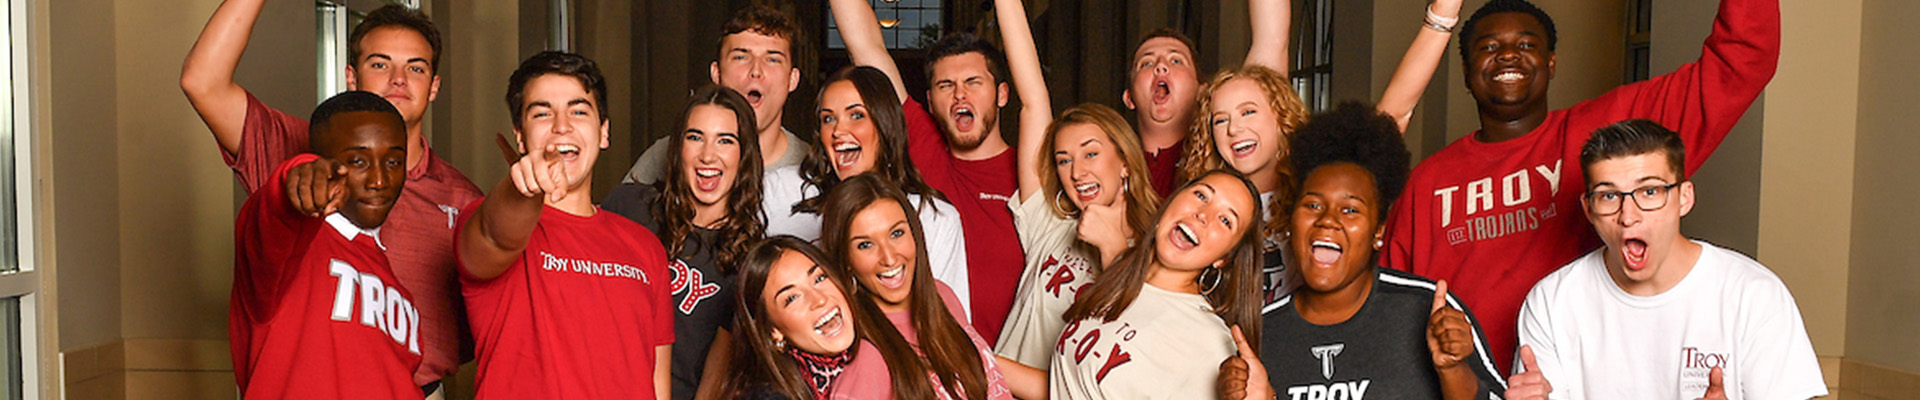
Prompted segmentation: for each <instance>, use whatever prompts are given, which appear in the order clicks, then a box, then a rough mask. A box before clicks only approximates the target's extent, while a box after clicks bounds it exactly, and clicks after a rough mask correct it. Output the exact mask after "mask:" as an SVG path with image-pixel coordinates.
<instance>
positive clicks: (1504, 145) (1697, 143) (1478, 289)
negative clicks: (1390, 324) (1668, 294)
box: [1381, 0, 1780, 370]
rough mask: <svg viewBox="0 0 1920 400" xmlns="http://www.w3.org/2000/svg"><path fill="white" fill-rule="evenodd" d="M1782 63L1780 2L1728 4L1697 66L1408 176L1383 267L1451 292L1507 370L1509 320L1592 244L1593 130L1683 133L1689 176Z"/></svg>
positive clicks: (1449, 150) (1511, 335)
mask: <svg viewBox="0 0 1920 400" xmlns="http://www.w3.org/2000/svg"><path fill="white" fill-rule="evenodd" d="M1779 59H1780V5H1779V2H1778V0H1725V1H1722V2H1721V3H1720V11H1719V15H1718V16H1717V17H1716V18H1715V19H1714V24H1713V33H1712V34H1711V35H1710V36H1708V37H1707V40H1706V45H1705V48H1704V49H1703V50H1702V52H1701V54H1700V59H1699V60H1697V61H1695V62H1693V63H1689V64H1686V65H1683V66H1681V67H1680V69H1678V70H1676V71H1674V72H1672V73H1669V74H1666V75H1661V76H1658V77H1655V78H1653V79H1650V80H1647V81H1644V82H1638V83H1634V84H1630V85H1626V86H1622V87H1620V88H1617V89H1614V90H1613V91H1610V92H1607V93H1606V94H1603V95H1601V96H1600V97H1597V98H1594V99H1592V100H1587V101H1584V102H1581V103H1579V104H1576V105H1574V106H1573V107H1572V108H1568V109H1564V110H1555V111H1552V112H1549V113H1547V118H1546V120H1545V121H1544V122H1542V123H1541V124H1540V126H1539V127H1537V128H1534V130H1533V131H1532V132H1529V133H1527V134H1526V135H1525V136H1521V137H1519V138H1515V139H1512V140H1508V141H1504V142H1498V143H1486V142H1482V141H1479V140H1477V139H1475V137H1474V136H1473V135H1469V136H1467V137H1465V138H1461V139H1460V140H1458V141H1455V142H1453V143H1452V144H1449V145H1447V147H1446V148H1444V149H1441V150H1440V152H1439V153H1436V154H1434V155H1433V157H1430V158H1427V159H1426V160H1425V161H1423V162H1421V163H1420V165H1419V166H1418V167H1415V168H1414V170H1413V175H1412V176H1411V177H1410V178H1409V179H1408V182H1407V187H1406V190H1405V191H1404V192H1403V193H1404V194H1403V195H1402V196H1401V197H1400V199H1399V200H1398V201H1396V202H1395V204H1394V205H1393V215H1392V216H1391V218H1389V219H1388V221H1387V245H1386V247H1385V249H1384V250H1383V251H1382V254H1381V262H1382V263H1383V264H1385V265H1387V266H1389V267H1392V268H1396V269H1400V270H1405V271H1409V272H1413V273H1416V274H1420V275H1422V276H1426V277H1428V278H1431V279H1444V280H1447V281H1449V282H1451V283H1452V284H1451V287H1452V288H1453V291H1454V293H1455V294H1456V295H1457V296H1458V297H1459V298H1460V300H1461V301H1462V302H1464V303H1466V305H1467V306H1468V307H1469V308H1472V309H1473V311H1474V312H1475V313H1476V314H1478V315H1480V316H1481V318H1482V319H1481V326H1482V328H1484V329H1485V330H1486V332H1485V333H1486V336H1487V342H1488V343H1489V344H1490V345H1491V346H1492V348H1491V349H1489V351H1490V352H1492V353H1493V354H1491V356H1492V357H1491V358H1493V359H1494V360H1495V361H1496V362H1497V363H1499V364H1500V368H1501V369H1502V370H1510V367H1511V365H1512V358H1513V357H1514V354H1515V353H1514V349H1515V346H1516V345H1515V342H1516V339H1515V338H1516V336H1515V322H1514V321H1515V319H1516V318H1518V315H1519V311H1520V304H1521V302H1522V301H1523V300H1524V299H1525V297H1526V295H1527V291H1528V290H1529V289H1531V288H1532V287H1533V284H1534V283H1535V282H1538V281H1539V280H1540V278H1542V277H1545V276H1546V275H1547V274H1548V273H1551V272H1553V271H1554V270H1555V269H1558V268H1559V267H1560V266H1562V265H1565V264H1566V263H1568V262H1570V261H1573V260H1574V259H1575V258H1577V257H1579V256H1580V255H1581V254H1585V253H1586V252H1588V251H1592V250H1593V249H1594V248H1596V247H1598V246H1599V245H1600V241H1599V238H1598V237H1597V236H1596V235H1595V233H1594V231H1593V228H1592V227H1590V226H1589V225H1588V224H1587V221H1586V218H1585V216H1584V215H1582V213H1583V211H1581V208H1580V203H1579V199H1580V197H1581V193H1583V192H1584V191H1585V177H1584V176H1583V174H1582V170H1581V168H1580V158H1579V156H1580V147H1581V146H1582V145H1584V144H1585V143H1586V141H1587V138H1588V137H1590V136H1591V134H1592V132H1593V131H1594V130H1595V129H1598V128H1602V127H1605V126H1607V125H1610V124H1613V123H1615V122H1619V121H1622V120H1627V119H1634V118H1644V119H1649V120H1653V121H1655V122H1658V123H1660V124H1661V125H1663V126H1666V127H1667V128H1669V129H1673V130H1674V131H1676V132H1679V133H1680V136H1681V140H1682V141H1683V142H1684V143H1685V144H1686V148H1687V154H1686V160H1687V165H1686V169H1687V171H1688V173H1689V174H1691V173H1692V172H1693V171H1694V170H1696V169H1698V168H1699V167H1700V165H1701V163H1703V162H1705V161H1706V159H1707V156H1708V155H1711V154H1713V150H1714V149H1715V148H1716V147H1719V145H1720V142H1721V140H1723V139H1725V138H1726V136H1727V132H1728V131H1729V130H1731V129H1733V125H1734V124H1735V123H1736V122H1738V121H1739V120H1740V116H1741V115H1742V114H1745V113H1746V112H1747V108H1748V106H1750V105H1752V104H1753V101H1754V99H1755V98H1757V97H1759V96H1760V91H1761V90H1762V89H1765V88H1766V86H1767V82H1768V81H1770V80H1772V79H1773V74H1774V70H1775V68H1776V67H1777V66H1778V64H1779Z"/></svg>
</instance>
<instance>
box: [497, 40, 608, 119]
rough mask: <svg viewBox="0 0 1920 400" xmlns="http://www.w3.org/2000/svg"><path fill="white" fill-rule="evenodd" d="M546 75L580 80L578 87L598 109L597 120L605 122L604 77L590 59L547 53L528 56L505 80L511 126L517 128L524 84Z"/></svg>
mask: <svg viewBox="0 0 1920 400" xmlns="http://www.w3.org/2000/svg"><path fill="white" fill-rule="evenodd" d="M548 74H554V75H566V76H570V77H573V78H574V79H578V80H580V86H583V87H586V88H587V93H589V94H592V95H593V102H594V105H595V106H597V107H598V108H599V111H600V120H601V121H606V120H607V77H606V76H604V75H600V66H599V65H597V64H594V62H593V59H589V58H587V57H586V56H582V55H579V54H573V53H567V52H560V51H553V50H547V51H542V52H540V54H534V55H533V57H528V58H527V60H526V61H523V62H521V63H520V68H519V69H515V70H513V76H512V77H510V78H507V113H508V115H512V116H513V127H514V128H516V129H517V128H519V127H520V111H521V109H523V108H524V107H526V103H527V82H532V81H533V78H538V77H541V76H546V75H548Z"/></svg>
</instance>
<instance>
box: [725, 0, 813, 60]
mask: <svg viewBox="0 0 1920 400" xmlns="http://www.w3.org/2000/svg"><path fill="white" fill-rule="evenodd" d="M747 31H752V32H753V33H758V34H762V35H767V36H772V37H776V38H781V39H786V40H787V58H788V59H789V60H791V62H790V63H789V64H788V65H793V66H795V68H798V66H801V65H807V64H806V62H807V61H808V60H807V59H806V58H805V57H804V54H803V53H805V52H804V51H803V49H804V48H805V47H806V43H807V41H806V40H804V39H805V36H806V32H805V31H803V30H801V29H800V21H799V20H798V19H795V18H793V14H789V13H787V12H786V11H781V10H780V9H778V8H774V7H771V6H768V5H765V4H754V5H752V6H749V7H747V8H744V9H741V10H740V12H736V13H734V14H733V18H730V19H728V20H727V22H726V23H725V24H722V25H721V26H720V41H721V42H722V43H716V45H724V44H725V42H726V40H727V36H733V35H734V34H738V33H741V32H747ZM726 50H727V49H720V51H723V52H724V51H726Z"/></svg>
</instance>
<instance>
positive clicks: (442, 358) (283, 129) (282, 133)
mask: <svg viewBox="0 0 1920 400" xmlns="http://www.w3.org/2000/svg"><path fill="white" fill-rule="evenodd" d="M423 140H424V139H423ZM421 148H423V149H427V154H425V155H423V156H422V157H421V158H420V164H419V165H415V166H413V168H410V169H408V170H407V183H406V185H405V186H404V187H403V188H401V192H400V198H399V200H398V202H397V203H394V205H393V211H392V212H391V213H390V214H388V215H387V222H386V223H385V224H383V225H381V239H382V241H383V242H384V243H386V245H387V259H388V260H389V261H390V262H391V264H392V266H393V274H394V275H395V277H397V278H398V279H399V283H400V284H402V285H404V286H406V287H407V289H408V290H411V291H413V294H414V296H415V297H414V307H415V308H417V309H419V312H420V340H421V342H422V343H421V345H422V347H421V350H422V352H421V356H422V357H423V358H422V360H421V362H420V368H419V369H418V370H416V371H414V374H413V382H414V384H416V385H425V384H427V383H431V382H434V381H438V380H440V378H441V377H444V376H446V375H447V374H448V373H451V372H453V370H454V368H456V367H459V366H460V364H461V363H464V362H466V361H467V360H469V359H471V358H472V354H471V353H472V348H471V346H472V342H471V341H469V340H468V339H467V338H468V333H467V325H466V319H465V318H464V317H463V316H464V315H465V312H464V311H463V310H462V307H461V301H460V292H459V290H458V289H457V288H458V286H455V281H454V280H455V275H454V263H453V222H454V219H455V218H457V217H459V215H460V207H461V206H464V205H466V204H467V203H471V202H473V201H474V199H478V198H480V188H479V187H475V186H474V185H473V182H472V181H469V180H467V176H466V175H463V174H461V173H460V170H457V169H454V168H453V165H452V164H447V162H446V161H444V160H441V159H440V157H437V156H434V154H433V149H431V148H427V147H426V144H425V143H421ZM306 152H308V149H307V121H306V120H303V119H300V117H296V116H293V115H289V114H287V113H284V112H280V110H275V109H273V108H271V107H267V105H266V104H264V103H261V102H260V100H259V99H256V98H254V97H253V94H252V93H248V94H247V120H246V124H245V125H243V127H242V128H241V136H240V152H239V153H230V152H227V151H226V150H225V149H221V152H220V155H221V157H222V158H223V159H225V160H226V162H227V167H229V168H232V169H233V174H234V177H235V178H238V179H239V180H240V184H241V185H242V186H243V187H245V188H246V190H247V193H255V192H256V191H257V190H258V189H259V188H260V187H261V186H262V185H265V184H266V181H267V179H268V178H269V176H271V174H272V173H273V172H274V167H276V166H278V165H280V163H281V162H285V161H286V160H288V159H291V158H293V156H295V155H298V154H301V153H306ZM274 190H281V189H277V188H276V189H274ZM236 247H237V246H236Z"/></svg>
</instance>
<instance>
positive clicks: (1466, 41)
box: [1460, 0, 1560, 60]
mask: <svg viewBox="0 0 1920 400" xmlns="http://www.w3.org/2000/svg"><path fill="white" fill-rule="evenodd" d="M1510 12H1517V13H1526V14H1527V15H1532V16H1533V19H1534V20H1538V21H1540V26H1541V27H1542V28H1545V29H1546V30H1547V51H1554V49H1555V48H1557V47H1558V46H1559V45H1560V31H1558V30H1556V29H1555V28H1554V27H1553V17H1551V16H1548V15H1547V12H1546V11H1542V10H1541V9H1540V7H1537V6H1534V5H1533V3H1531V2H1528V1H1527V0H1493V1H1489V2H1487V4H1486V5H1483V6H1480V9H1479V10H1474V12H1473V16H1472V17H1468V18H1467V22H1466V23H1464V24H1462V25H1461V26H1460V59H1461V60H1466V59H1467V56H1468V54H1467V53H1468V52H1470V51H1472V49H1473V43H1472V41H1473V36H1472V35H1473V29H1474V26H1475V25H1478V24H1479V23H1480V18H1483V17H1486V16H1488V15H1494V14H1499V13H1510Z"/></svg>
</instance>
